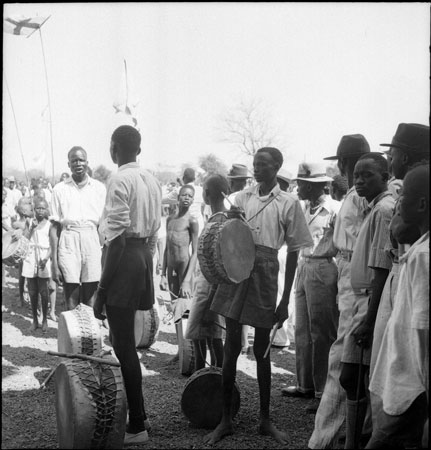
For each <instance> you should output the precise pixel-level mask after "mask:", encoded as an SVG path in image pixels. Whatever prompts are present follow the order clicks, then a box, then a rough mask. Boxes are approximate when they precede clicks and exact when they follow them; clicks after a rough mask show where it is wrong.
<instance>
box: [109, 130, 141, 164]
mask: <svg viewBox="0 0 431 450" xmlns="http://www.w3.org/2000/svg"><path fill="white" fill-rule="evenodd" d="M110 152H111V158H112V161H113V162H114V163H115V164H118V165H122V164H126V163H128V162H135V161H136V157H137V156H138V155H139V153H141V134H140V133H139V131H138V130H137V129H136V128H134V127H132V126H130V125H121V126H119V127H118V128H117V129H116V130H115V131H114V132H113V133H112V136H111V147H110Z"/></svg>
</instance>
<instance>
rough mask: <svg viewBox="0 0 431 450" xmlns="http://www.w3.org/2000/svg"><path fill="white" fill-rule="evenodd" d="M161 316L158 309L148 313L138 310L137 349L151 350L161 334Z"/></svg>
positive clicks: (152, 309)
mask: <svg viewBox="0 0 431 450" xmlns="http://www.w3.org/2000/svg"><path fill="white" fill-rule="evenodd" d="M159 323H160V319H159V314H158V313H157V309H156V308H151V309H149V310H148V311H141V310H139V309H138V310H137V311H136V314H135V343H136V348H149V347H151V346H152V345H153V343H154V341H155V340H156V339H157V335H158V333H159Z"/></svg>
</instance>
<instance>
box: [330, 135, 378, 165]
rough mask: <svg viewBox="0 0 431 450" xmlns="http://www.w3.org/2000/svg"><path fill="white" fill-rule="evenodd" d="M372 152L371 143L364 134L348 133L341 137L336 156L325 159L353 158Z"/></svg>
mask: <svg viewBox="0 0 431 450" xmlns="http://www.w3.org/2000/svg"><path fill="white" fill-rule="evenodd" d="M369 152H370V144H368V141H367V140H366V139H365V137H364V136H362V134H346V135H345V136H343V137H342V138H341V141H340V143H339V144H338V148H337V155H336V156H329V157H328V158H323V159H340V158H353V157H356V156H362V155H364V154H365V153H369Z"/></svg>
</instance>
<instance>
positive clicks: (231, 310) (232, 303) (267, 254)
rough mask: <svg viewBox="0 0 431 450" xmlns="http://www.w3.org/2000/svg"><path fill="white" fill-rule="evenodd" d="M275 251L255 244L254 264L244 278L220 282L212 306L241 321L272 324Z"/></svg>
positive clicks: (226, 315) (275, 274)
mask: <svg viewBox="0 0 431 450" xmlns="http://www.w3.org/2000/svg"><path fill="white" fill-rule="evenodd" d="M277 254H278V251H277V250H275V249H272V248H269V247H263V246H261V245H256V259H255V261H254V267H253V270H252V272H251V274H250V277H249V278H248V279H247V280H244V281H242V282H241V283H239V284H234V285H227V284H226V285H219V289H217V292H216V294H215V295H214V299H213V302H212V304H211V310H212V311H214V312H216V313H217V314H221V315H222V316H224V317H228V318H229V319H234V320H237V321H238V322H239V323H241V324H243V325H250V326H252V327H255V328H272V326H273V320H274V313H275V308H276V304H277V291H278V271H279V263H278V257H277Z"/></svg>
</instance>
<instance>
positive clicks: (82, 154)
mask: <svg viewBox="0 0 431 450" xmlns="http://www.w3.org/2000/svg"><path fill="white" fill-rule="evenodd" d="M67 159H68V163H67V165H68V166H69V168H70V171H71V172H72V178H73V179H74V180H75V181H82V180H83V179H84V177H85V175H86V172H87V165H88V161H87V152H86V151H85V150H84V149H83V148H82V147H78V146H76V147H72V148H71V149H70V150H69V152H68V154H67ZM39 181H40V183H42V182H43V180H39Z"/></svg>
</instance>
